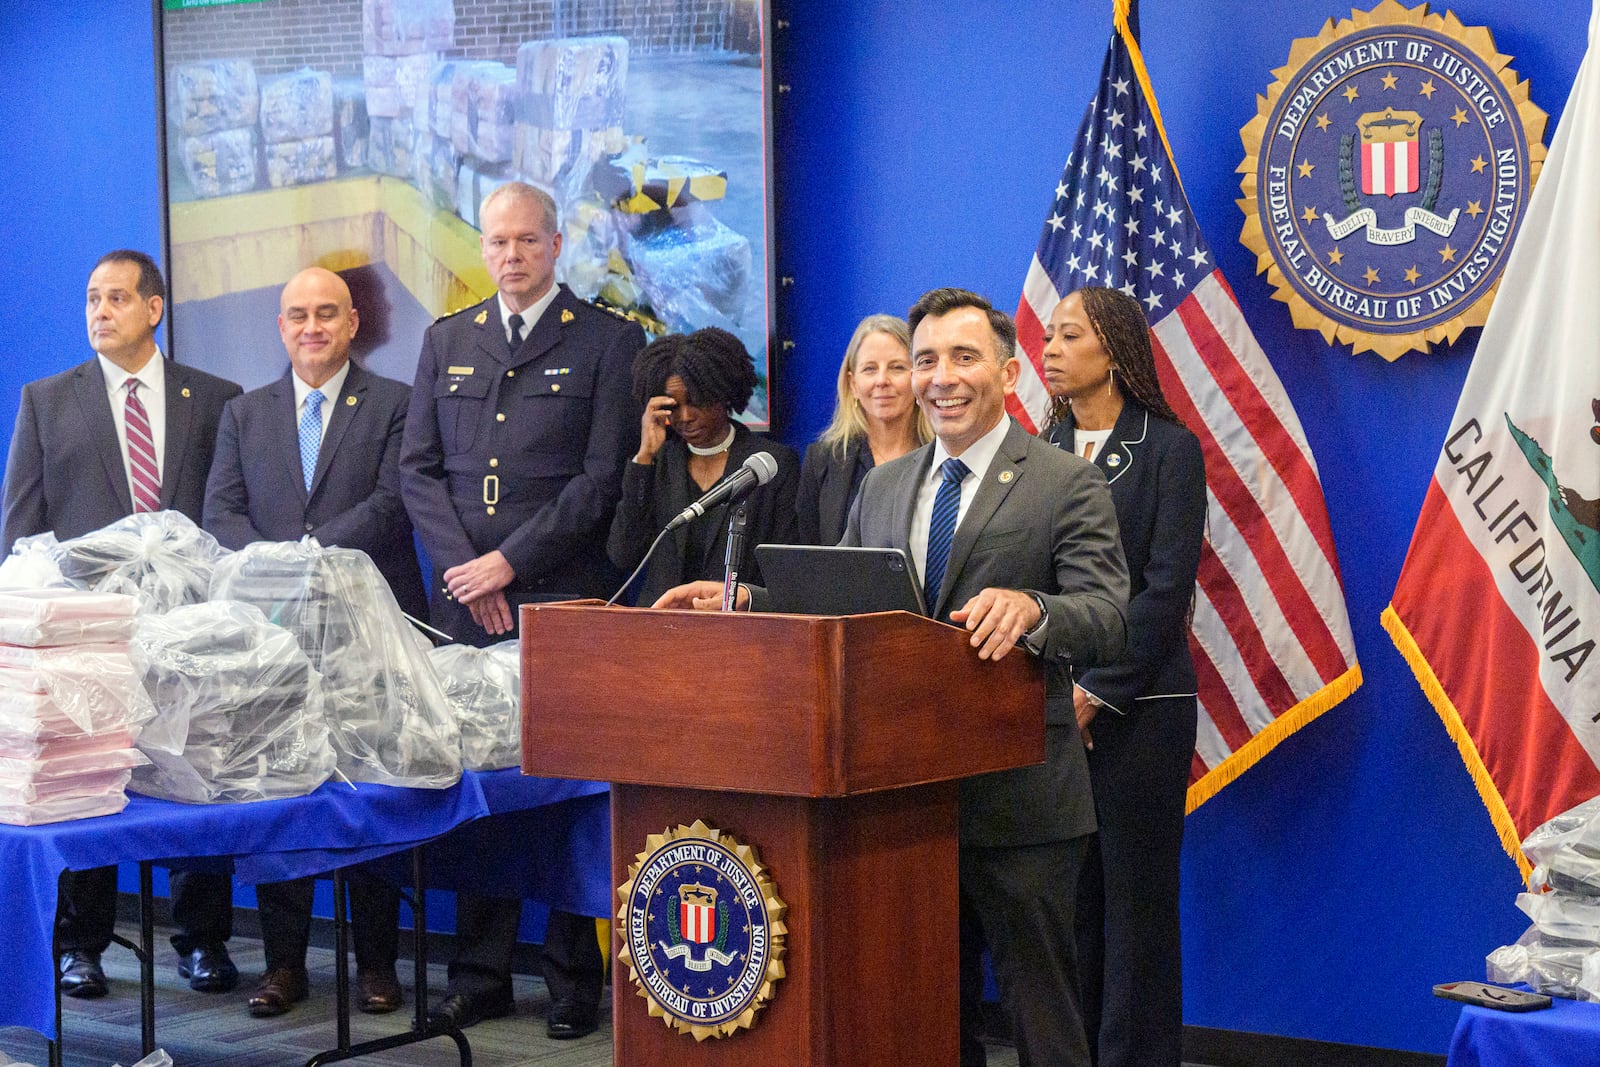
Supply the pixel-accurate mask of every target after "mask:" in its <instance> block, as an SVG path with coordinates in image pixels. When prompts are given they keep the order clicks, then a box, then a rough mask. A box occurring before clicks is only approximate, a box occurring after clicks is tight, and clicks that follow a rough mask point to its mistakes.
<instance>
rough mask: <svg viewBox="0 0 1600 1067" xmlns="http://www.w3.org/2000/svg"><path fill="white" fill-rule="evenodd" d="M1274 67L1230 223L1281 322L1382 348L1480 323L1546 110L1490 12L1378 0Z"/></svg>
mask: <svg viewBox="0 0 1600 1067" xmlns="http://www.w3.org/2000/svg"><path fill="white" fill-rule="evenodd" d="M1273 73H1274V74H1275V75H1276V77H1277V79H1278V80H1277V81H1275V82H1273V83H1272V85H1270V86H1269V87H1268V88H1267V92H1266V95H1265V96H1258V97H1257V98H1256V100H1257V107H1256V111H1257V114H1256V116H1255V118H1253V119H1251V120H1250V122H1248V123H1247V124H1246V125H1245V126H1244V128H1243V129H1241V130H1240V131H1239V136H1240V139H1241V140H1242V141H1243V142H1244V151H1245V158H1244V162H1243V163H1241V164H1240V166H1239V170H1240V172H1241V173H1242V174H1243V175H1244V177H1243V179H1242V180H1241V181H1240V183H1239V188H1240V191H1241V192H1243V194H1244V196H1243V198H1241V199H1240V200H1239V207H1240V208H1241V209H1242V210H1243V211H1244V214H1245V224H1244V229H1243V231H1242V232H1241V233H1240V235H1239V239H1240V240H1241V241H1242V242H1243V243H1244V245H1245V247H1247V248H1249V249H1250V250H1251V251H1252V252H1254V253H1255V254H1256V269H1257V271H1258V272H1264V273H1265V274H1266V275H1267V280H1268V281H1269V282H1271V284H1272V286H1273V288H1274V290H1275V291H1274V293H1273V298H1274V299H1276V300H1280V301H1282V302H1284V303H1286V304H1288V305H1289V312H1290V316H1291V318H1292V319H1293V321H1294V324H1295V325H1296V326H1298V327H1300V328H1301V329H1313V330H1316V331H1318V332H1319V333H1321V334H1322V336H1323V338H1324V339H1325V340H1326V341H1327V342H1328V343H1329V344H1334V343H1335V342H1338V343H1343V344H1348V345H1350V346H1351V347H1352V349H1353V350H1354V351H1355V352H1366V351H1375V352H1377V353H1378V354H1379V355H1380V356H1382V357H1383V358H1384V359H1387V360H1395V359H1398V358H1400V357H1401V356H1402V355H1404V354H1405V353H1407V352H1410V351H1420V352H1427V351H1429V350H1430V348H1431V347H1432V346H1433V345H1434V344H1437V343H1440V342H1449V341H1454V340H1455V339H1456V338H1457V337H1459V336H1460V335H1461V332H1462V331H1463V330H1465V329H1466V328H1467V327H1469V326H1481V325H1483V323H1484V321H1485V319H1486V318H1487V317H1488V314H1489V305H1490V304H1491V303H1492V302H1493V300H1494V292H1495V288H1496V287H1497V286H1498V285H1499V281H1500V273H1501V271H1502V270H1503V269H1504V267H1505V262H1506V257H1507V254H1508V252H1509V251H1510V248H1511V244H1512V241H1513V240H1514V239H1515V237H1516V235H1517V230H1518V229H1519V228H1520V226H1521V224H1522V219H1523V215H1524V214H1525V213H1526V211H1527V207H1528V196H1529V194H1530V193H1531V192H1532V190H1533V183H1534V180H1535V179H1536V178H1537V177H1538V174H1539V168H1540V167H1541V166H1542V164H1543V162H1544V156H1545V148H1544V144H1543V137H1544V127H1545V121H1546V118H1547V116H1546V115H1545V113H1544V112H1543V111H1541V110H1540V109H1539V108H1538V107H1536V106H1535V105H1534V104H1533V103H1532V101H1530V100H1529V98H1528V83H1527V81H1525V80H1523V79H1520V78H1519V77H1518V76H1517V73H1516V71H1515V70H1513V69H1512V68H1511V57H1510V56H1505V55H1501V54H1500V53H1498V52H1497V51H1496V50H1495V46H1494V38H1493V37H1492V36H1491V35H1490V33H1489V30H1488V29H1487V28H1485V27H1483V26H1464V25H1462V24H1461V22H1460V21H1459V20H1458V19H1457V18H1456V17H1455V15H1454V14H1452V13H1450V12H1446V13H1445V14H1444V15H1433V14H1429V13H1428V5H1427V4H1419V5H1418V6H1417V7H1414V8H1407V7H1404V6H1402V5H1401V4H1399V3H1396V2H1395V0H1384V2H1383V3H1381V4H1379V5H1378V6H1377V7H1375V8H1373V9H1372V10H1371V11H1352V12H1351V14H1350V17H1349V18H1348V19H1340V20H1338V21H1337V22H1336V21H1334V20H1333V19H1329V20H1328V22H1327V23H1326V25H1324V26H1323V28H1322V32H1321V33H1320V34H1318V35H1317V36H1316V37H1302V38H1300V39H1299V40H1296V41H1295V42H1294V43H1293V44H1292V45H1291V46H1290V48H1289V59H1288V62H1287V63H1285V64H1284V66H1282V67H1280V68H1279V69H1277V70H1276V71H1274V72H1273Z"/></svg>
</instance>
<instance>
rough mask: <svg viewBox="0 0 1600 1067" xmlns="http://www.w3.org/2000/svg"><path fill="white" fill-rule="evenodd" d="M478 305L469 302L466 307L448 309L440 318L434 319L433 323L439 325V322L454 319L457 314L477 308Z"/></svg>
mask: <svg viewBox="0 0 1600 1067" xmlns="http://www.w3.org/2000/svg"><path fill="white" fill-rule="evenodd" d="M480 303H481V301H480ZM477 306H478V305H477V304H468V305H467V306H466V307H464V308H456V309H455V310H454V311H446V312H445V313H444V314H443V315H440V316H439V317H438V318H436V319H434V320H433V324H434V325H435V326H437V325H439V323H441V322H443V321H444V320H445V319H453V318H455V317H456V316H457V315H459V314H461V313H462V312H463V311H471V310H472V309H473V308H475V307H477Z"/></svg>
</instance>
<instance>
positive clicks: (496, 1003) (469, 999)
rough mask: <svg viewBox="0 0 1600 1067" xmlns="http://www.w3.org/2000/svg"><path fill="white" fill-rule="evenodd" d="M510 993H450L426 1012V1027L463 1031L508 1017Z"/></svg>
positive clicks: (507, 991)
mask: <svg viewBox="0 0 1600 1067" xmlns="http://www.w3.org/2000/svg"><path fill="white" fill-rule="evenodd" d="M511 1009H512V1002H511V991H510V990H509V989H508V990H505V991H504V992H501V993H479V994H477V995H472V994H468V993H451V994H450V995H449V996H447V997H445V998H444V999H443V1000H441V1001H440V1002H439V1003H438V1004H436V1005H434V1006H433V1007H432V1008H431V1009H429V1011H428V1025H429V1026H433V1027H453V1028H454V1029H457V1030H464V1029H466V1028H467V1027H469V1026H471V1025H472V1024H473V1023H477V1022H482V1021H483V1020H484V1019H498V1018H500V1017H501V1016H502V1015H510V1014H511Z"/></svg>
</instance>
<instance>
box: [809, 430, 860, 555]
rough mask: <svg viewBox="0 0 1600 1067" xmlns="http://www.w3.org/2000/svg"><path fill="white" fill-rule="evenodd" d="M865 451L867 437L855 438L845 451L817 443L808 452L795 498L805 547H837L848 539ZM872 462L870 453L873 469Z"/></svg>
mask: <svg viewBox="0 0 1600 1067" xmlns="http://www.w3.org/2000/svg"><path fill="white" fill-rule="evenodd" d="M865 448H867V441H866V438H865V437H852V438H851V439H850V440H848V441H846V442H845V445H844V448H843V449H839V448H831V447H829V446H828V445H827V444H825V443H824V442H822V441H813V442H811V444H810V445H809V446H808V447H807V448H806V458H805V460H804V461H803V462H801V464H800V488H799V491H798V492H797V493H796V495H795V511H796V513H797V514H798V516H799V520H800V543H801V544H803V545H836V544H838V543H839V539H840V538H841V537H843V536H844V528H845V523H846V521H847V520H848V519H849V518H850V505H851V504H852V503H854V501H855V496H854V494H852V493H851V492H850V488H851V485H850V483H851V482H852V481H853V480H854V479H855V472H856V466H857V465H858V464H859V463H860V462H861V451H862V449H865ZM871 458H872V453H871V451H870V450H869V451H868V452H867V465H868V466H869V467H870V466H871V465H872V461H871Z"/></svg>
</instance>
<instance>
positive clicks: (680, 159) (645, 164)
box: [617, 156, 728, 215]
mask: <svg viewBox="0 0 1600 1067" xmlns="http://www.w3.org/2000/svg"><path fill="white" fill-rule="evenodd" d="M626 178H627V182H628V188H627V191H626V192H625V193H624V194H623V195H621V196H619V197H618V198H617V208H618V209H619V210H621V211H625V212H627V213H628V214H630V215H648V214H649V213H650V212H652V211H660V210H661V209H663V208H674V207H682V206H684V205H685V204H695V203H704V202H706V201H709V200H721V199H723V198H724V197H726V196H727V195H728V174H727V172H726V171H723V170H718V169H717V168H716V167H713V166H712V165H711V164H709V163H702V162H700V161H699V160H697V159H689V158H687V157H686V156H662V157H661V158H660V159H648V160H636V161H634V162H633V163H632V164H631V165H630V166H628V167H627V169H626Z"/></svg>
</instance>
